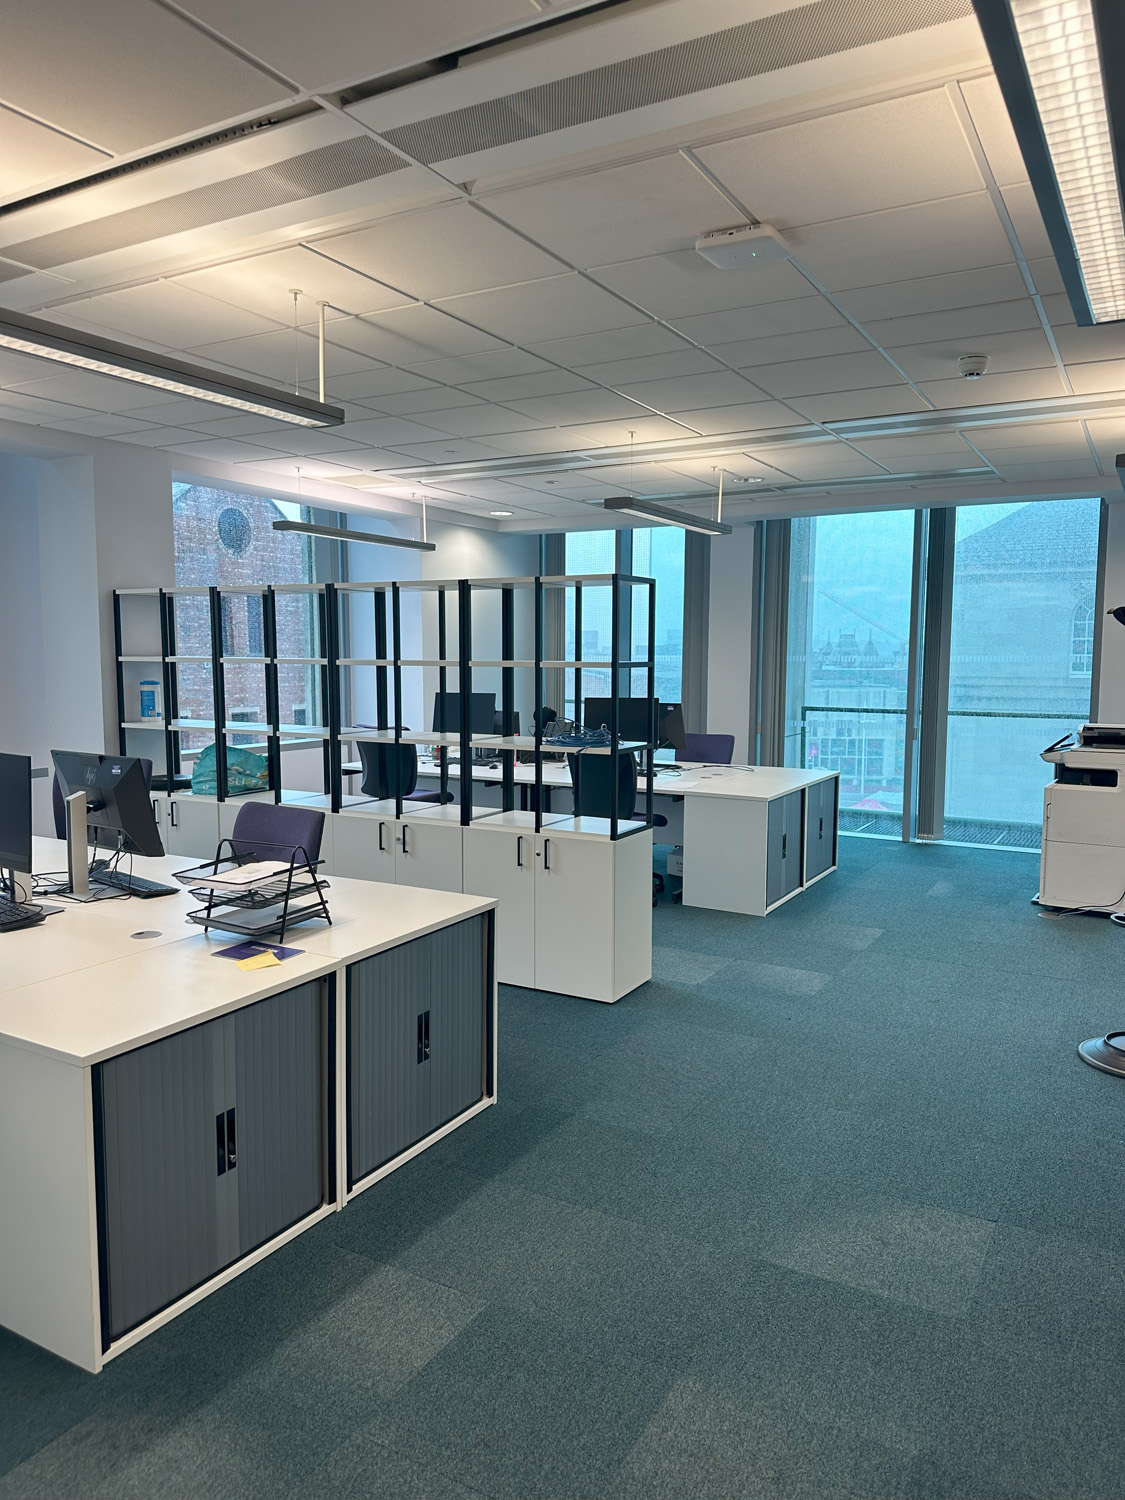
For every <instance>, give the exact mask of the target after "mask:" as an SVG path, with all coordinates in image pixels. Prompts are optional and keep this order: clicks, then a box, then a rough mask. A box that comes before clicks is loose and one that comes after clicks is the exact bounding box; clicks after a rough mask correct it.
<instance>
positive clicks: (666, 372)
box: [578, 345, 723, 386]
mask: <svg viewBox="0 0 1125 1500" xmlns="http://www.w3.org/2000/svg"><path fill="white" fill-rule="evenodd" d="M578 368H579V371H580V373H581V374H583V375H587V376H588V377H589V378H590V379H591V380H596V381H597V382H598V384H599V385H612V386H625V385H629V384H635V383H636V382H637V381H641V380H668V379H670V378H671V377H672V376H673V375H706V374H708V373H709V372H711V371H714V370H721V369H722V368H723V366H722V364H721V363H720V362H719V361H718V360H717V359H714V358H712V356H711V355H710V354H707V353H705V352H704V351H703V350H702V349H691V348H688V347H687V346H686V345H684V346H682V347H681V348H680V349H678V350H676V351H675V352H674V353H671V354H648V355H643V356H642V357H641V358H640V359H612V360H608V361H606V362H605V363H603V364H597V365H581V366H579V367H578Z"/></svg>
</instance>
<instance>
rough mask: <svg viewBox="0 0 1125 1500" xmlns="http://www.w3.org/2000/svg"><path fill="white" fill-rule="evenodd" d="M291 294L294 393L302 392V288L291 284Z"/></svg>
mask: <svg viewBox="0 0 1125 1500" xmlns="http://www.w3.org/2000/svg"><path fill="white" fill-rule="evenodd" d="M289 295H290V296H291V297H292V298H293V394H294V395H295V396H299V395H300V394H301V345H300V340H301V334H300V330H299V329H298V327H297V298H298V297H299V296H300V295H301V292H300V288H299V287H295V286H291V287H290V288H289Z"/></svg>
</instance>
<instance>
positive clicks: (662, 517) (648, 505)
mask: <svg viewBox="0 0 1125 1500" xmlns="http://www.w3.org/2000/svg"><path fill="white" fill-rule="evenodd" d="M602 505H603V506H604V507H605V509H606V510H610V511H617V512H618V513H620V514H623V515H627V516H640V517H641V518H642V519H643V520H646V521H660V522H662V523H663V525H665V526H682V527H683V529H684V530H685V531H701V532H703V534H704V536H729V535H730V533H731V530H732V528H731V527H730V526H728V525H727V524H726V522H725V521H708V520H707V519H706V517H704V516H696V515H692V513H691V511H690V510H673V508H672V507H671V506H670V505H657V503H656V502H655V501H654V500H637V499H636V498H635V497H633V496H631V495H618V496H614V498H613V499H611V500H603V501H602ZM274 524H275V525H276V522H275V523H274Z"/></svg>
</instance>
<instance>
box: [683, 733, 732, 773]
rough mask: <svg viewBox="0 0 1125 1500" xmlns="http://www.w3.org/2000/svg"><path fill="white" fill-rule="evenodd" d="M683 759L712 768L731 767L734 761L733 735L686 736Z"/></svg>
mask: <svg viewBox="0 0 1125 1500" xmlns="http://www.w3.org/2000/svg"><path fill="white" fill-rule="evenodd" d="M681 754H682V758H683V759H684V760H689V761H698V762H700V763H702V764H706V765H712V766H729V765H730V763H731V761H732V760H733V759H734V735H733V734H685V735H684V748H683V751H682V752H681Z"/></svg>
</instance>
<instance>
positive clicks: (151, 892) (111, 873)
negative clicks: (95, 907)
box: [90, 870, 180, 901]
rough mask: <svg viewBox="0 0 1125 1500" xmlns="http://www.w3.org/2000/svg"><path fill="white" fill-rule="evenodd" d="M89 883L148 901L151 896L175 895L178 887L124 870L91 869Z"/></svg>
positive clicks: (177, 892)
mask: <svg viewBox="0 0 1125 1500" xmlns="http://www.w3.org/2000/svg"><path fill="white" fill-rule="evenodd" d="M90 884H91V885H103V886H110V887H112V889H113V890H115V891H123V892H125V894H126V895H129V896H139V897H140V899H141V900H142V901H149V900H151V899H152V897H153V896H175V895H178V894H179V889H180V888H179V886H175V885H161V884H160V882H159V881H157V880H146V879H145V878H144V876H142V875H128V874H126V873H125V871H124V870H91V871H90Z"/></svg>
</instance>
